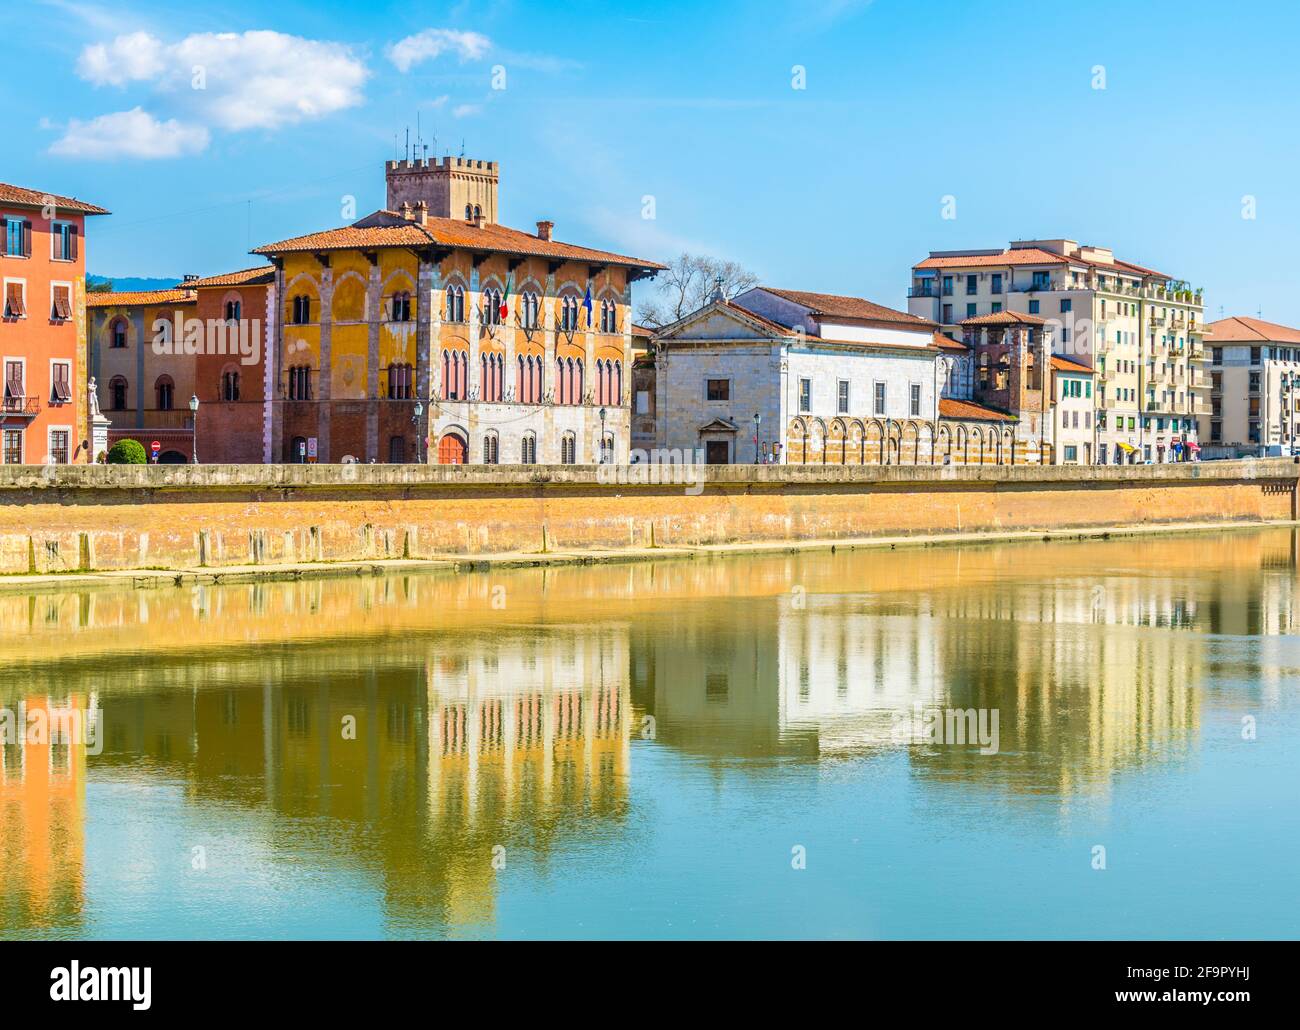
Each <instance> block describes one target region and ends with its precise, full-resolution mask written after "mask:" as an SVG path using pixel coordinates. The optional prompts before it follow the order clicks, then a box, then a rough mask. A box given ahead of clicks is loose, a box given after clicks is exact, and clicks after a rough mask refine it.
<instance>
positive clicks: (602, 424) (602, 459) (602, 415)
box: [600, 408, 607, 465]
mask: <svg viewBox="0 0 1300 1030" xmlns="http://www.w3.org/2000/svg"><path fill="white" fill-rule="evenodd" d="M606 414H607V413H606V411H605V409H604V408H601V409H600V464H601V465H603V464H605V415H606Z"/></svg>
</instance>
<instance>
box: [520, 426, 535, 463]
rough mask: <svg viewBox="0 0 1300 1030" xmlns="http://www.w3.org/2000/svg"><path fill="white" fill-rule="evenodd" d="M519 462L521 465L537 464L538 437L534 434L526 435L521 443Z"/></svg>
mask: <svg viewBox="0 0 1300 1030" xmlns="http://www.w3.org/2000/svg"><path fill="white" fill-rule="evenodd" d="M519 462H520V464H521V465H536V464H537V437H535V436H534V435H533V434H532V433H525V434H524V438H523V440H521V441H520V442H519Z"/></svg>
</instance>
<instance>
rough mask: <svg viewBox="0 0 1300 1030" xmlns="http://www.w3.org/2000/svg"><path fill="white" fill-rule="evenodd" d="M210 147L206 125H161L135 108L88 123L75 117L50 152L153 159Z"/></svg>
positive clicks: (86, 156)
mask: <svg viewBox="0 0 1300 1030" xmlns="http://www.w3.org/2000/svg"><path fill="white" fill-rule="evenodd" d="M207 145H208V130H207V129H205V128H203V126H201V125H182V124H181V123H180V122H178V121H176V119H174V118H172V119H169V120H168V121H165V122H160V121H158V119H157V118H155V117H154V116H153V115H151V114H149V112H147V111H144V110H142V109H140V108H138V107H135V108H132V109H131V110H130V111H118V112H116V113H115V114H104V115H100V116H99V117H98V118H92V119H91V120H90V121H88V122H83V121H79V120H78V119H76V118H74V119H73V120H72V121H71V122H69V123H68V128H67V131H66V132H64V134H63V137H62V138H61V139H59V140H56V141H55V142H54V144H53V145H52V146H51V147H50V153H51V154H57V155H59V156H61V157H75V158H87V159H90V160H113V159H114V158H120V157H135V158H145V159H150V158H166V157H181V156H182V155H184V154H197V153H199V152H200V151H201V150H203V149H204V148H206V147H207Z"/></svg>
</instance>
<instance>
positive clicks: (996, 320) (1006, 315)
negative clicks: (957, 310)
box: [957, 311, 1047, 325]
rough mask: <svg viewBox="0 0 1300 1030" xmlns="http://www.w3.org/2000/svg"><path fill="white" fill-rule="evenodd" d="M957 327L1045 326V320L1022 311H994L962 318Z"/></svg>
mask: <svg viewBox="0 0 1300 1030" xmlns="http://www.w3.org/2000/svg"><path fill="white" fill-rule="evenodd" d="M957 324H958V325H1046V324H1047V319H1045V318H1042V317H1040V316H1038V315H1027V314H1025V313H1024V312H1023V311H995V312H993V313H992V314H991V315H977V316H976V317H974V318H964V319H962V320H961V321H960V322H958V323H957Z"/></svg>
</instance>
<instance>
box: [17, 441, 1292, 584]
mask: <svg viewBox="0 0 1300 1030" xmlns="http://www.w3.org/2000/svg"><path fill="white" fill-rule="evenodd" d="M660 475H662V476H664V477H665V478H669V476H670V475H671V476H673V477H676V478H677V479H678V480H681V479H682V478H685V479H686V480H687V481H686V482H681V481H678V482H645V481H644V480H645V479H646V478H647V477H649V478H652V479H653V478H656V477H657V476H660ZM697 476H698V477H699V478H698V479H697V478H696V477H697ZM1298 476H1300V464H1296V463H1295V462H1293V461H1291V460H1290V459H1266V460H1260V461H1231V462H1227V461H1225V462H1205V463H1189V464H1176V465H1147V466H1127V467H1119V466H1107V467H1080V466H1066V467H1058V466H1015V467H995V466H988V467H962V466H949V467H939V468H934V467H929V466H918V467H909V466H899V467H883V468H882V467H879V466H874V467H873V466H848V467H844V466H801V465H772V466H743V465H738V466H696V467H693V468H687V469H683V468H681V467H677V468H670V467H656V466H649V467H648V466H632V467H630V468H628V467H619V468H611V467H606V468H597V467H593V466H572V465H566V466H436V465H435V466H419V465H197V466H196V465H173V466H161V465H150V466H107V467H106V466H57V467H45V468H42V467H33V466H0V573H10V574H12V573H29V572H37V573H45V572H64V571H76V570H87V569H149V568H168V569H176V568H194V567H210V568H217V567H221V566H230V565H248V564H275V563H282V562H327V561H355V560H365V559H373V558H385V557H391V558H400V557H409V558H438V557H446V556H453V555H475V554H479V555H484V554H499V553H506V552H542V551H552V552H553V551H563V550H574V549H583V550H587V549H620V548H631V547H637V548H639V547H646V546H658V547H691V546H700V545H715V544H737V543H759V544H765V543H766V544H778V543H781V542H785V541H791V542H795V541H807V540H839V539H846V538H858V537H870V536H878V535H896V534H938V533H962V532H1004V531H1013V530H1040V529H1041V530H1062V529H1071V528H1081V529H1082V528H1096V527H1102V526H1133V525H1151V524H1177V523H1205V522H1216V521H1223V522H1233V521H1252V522H1258V521H1290V520H1294V519H1296V517H1297V508H1296V504H1297V490H1296V487H1297V477H1298ZM612 480H613V481H612Z"/></svg>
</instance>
